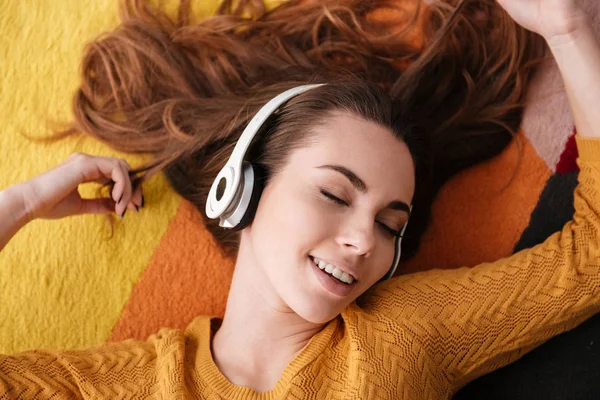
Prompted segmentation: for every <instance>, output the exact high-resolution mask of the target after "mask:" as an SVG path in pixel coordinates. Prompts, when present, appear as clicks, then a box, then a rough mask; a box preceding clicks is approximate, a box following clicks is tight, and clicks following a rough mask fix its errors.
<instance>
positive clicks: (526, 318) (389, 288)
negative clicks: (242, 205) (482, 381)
mask: <svg viewBox="0 0 600 400" xmlns="http://www.w3.org/2000/svg"><path fill="white" fill-rule="evenodd" d="M502 2H504V3H510V4H514V5H515V7H517V8H518V7H520V6H521V5H522V4H524V3H521V2H522V0H502ZM530 4H531V3H530ZM519 10H520V9H519ZM548 44H549V46H550V47H551V49H552V51H553V52H554V54H555V55H556V58H557V61H558V63H559V66H560V68H561V72H562V75H563V79H564V81H565V85H566V87H567V90H568V93H569V101H570V104H571V107H572V111H573V115H574V118H575V121H576V123H577V125H578V134H577V135H576V136H575V140H576V143H577V148H578V150H579V157H578V159H577V164H578V165H579V167H580V173H579V176H578V180H579V185H578V186H577V188H576V189H575V193H574V207H575V214H574V216H573V219H572V220H571V221H569V222H568V223H567V224H566V225H565V226H564V227H563V228H562V230H561V231H560V232H556V233H555V234H553V235H551V236H550V237H549V238H547V239H546V240H545V241H544V242H543V243H541V244H539V245H537V246H535V247H533V248H530V249H526V250H523V251H521V252H518V253H516V254H514V255H512V256H510V257H507V258H504V259H501V260H498V261H496V262H493V263H483V264H480V265H477V266H475V267H473V268H466V267H463V268H459V269H453V270H431V271H427V272H423V273H417V274H410V275H404V276H399V277H397V278H395V279H392V280H389V281H386V282H383V283H381V284H380V286H379V287H378V288H377V289H376V290H375V291H374V292H373V293H371V294H369V295H367V296H365V297H364V298H363V299H362V300H361V305H362V306H364V307H365V308H368V309H369V310H371V311H373V312H376V313H378V314H381V315H384V316H386V317H388V318H389V319H390V320H392V321H395V322H396V323H397V324H400V325H402V327H403V328H404V327H406V329H404V331H406V332H411V333H413V336H412V337H413V340H414V341H415V342H418V343H419V346H415V348H416V349H417V350H416V351H419V353H420V354H419V356H422V359H423V360H426V361H424V363H425V364H424V367H423V368H424V369H427V368H432V369H435V370H436V371H438V372H441V373H442V374H443V375H444V376H445V377H446V378H447V380H448V382H449V384H451V385H452V388H453V390H454V391H456V390H458V389H459V388H461V387H462V386H464V385H465V384H466V383H468V382H470V381H472V380H473V379H475V378H477V377H479V376H481V375H484V374H486V373H489V372H491V371H493V370H495V369H498V368H500V367H502V366H505V365H507V364H509V363H511V362H513V361H515V360H517V359H518V358H519V357H521V356H522V355H523V354H525V353H527V352H528V351H530V350H532V349H534V348H535V347H537V346H539V345H541V344H543V343H544V342H545V341H547V340H548V339H550V338H551V337H553V336H555V335H558V334H560V333H562V332H565V331H567V330H570V329H573V328H575V327H576V326H577V325H579V324H580V323H582V322H583V321H585V320H586V319H587V318H589V317H591V316H592V315H594V314H596V313H598V312H600V112H599V111H598V106H599V105H600V46H599V44H598V42H597V41H596V39H595V38H594V36H593V34H592V30H591V28H590V26H589V25H585V26H584V25H581V26H578V27H577V29H576V30H570V31H569V33H568V34H566V35H560V36H559V35H554V36H552V37H551V38H549V39H548Z"/></svg>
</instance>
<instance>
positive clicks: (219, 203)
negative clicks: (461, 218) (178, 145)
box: [206, 83, 412, 279]
mask: <svg viewBox="0 0 600 400" xmlns="http://www.w3.org/2000/svg"><path fill="white" fill-rule="evenodd" d="M322 85H324V84H323V83H320V84H312V85H302V86H297V87H295V88H292V89H289V90H286V91H285V92H283V93H281V94H279V95H277V96H275V97H274V98H273V99H271V100H270V101H269V102H268V103H267V104H265V105H264V106H263V107H262V108H261V109H260V110H258V112H257V113H256V115H255V116H254V117H253V118H252V120H250V123H249V124H248V125H247V126H246V128H245V129H244V131H243V132H242V135H241V136H240V139H239V140H238V142H237V144H236V145H235V148H234V149H233V152H232V153H231V156H230V157H229V160H227V163H226V164H225V166H224V167H223V168H222V169H221V171H219V173H218V174H217V177H216V178H215V180H214V182H213V184H212V186H211V188H210V191H209V192H208V199H207V201H206V216H207V217H208V218H210V219H217V218H219V226H221V227H224V228H228V229H234V230H241V229H243V228H245V227H246V226H248V224H249V223H250V222H251V221H252V219H253V218H254V214H255V213H256V208H257V206H258V201H259V200H260V195H261V193H262V189H263V181H264V178H265V173H264V171H262V169H261V168H260V167H257V166H255V165H252V164H251V163H249V162H247V161H244V157H245V155H246V152H247V151H248V149H249V147H250V144H251V143H252V140H253V139H254V136H255V135H256V133H257V132H258V131H259V130H260V128H261V127H262V125H263V124H264V122H265V121H266V120H267V118H269V117H270V116H271V115H272V114H273V113H274V112H275V111H276V110H277V109H278V108H279V107H280V106H281V105H282V104H284V103H285V102H287V101H288V100H290V99H291V98H293V97H295V96H297V95H299V94H301V93H304V92H306V91H308V90H311V89H314V88H316V87H319V86H322ZM217 195H220V196H219V197H217ZM410 210H411V211H412V204H411V205H410ZM409 217H410V213H409ZM407 225H408V220H407V222H406V224H405V225H404V227H403V228H402V231H401V232H400V235H398V237H397V238H396V250H395V254H394V262H393V264H392V267H391V268H390V271H389V272H388V273H387V274H386V275H385V276H384V277H383V278H382V279H389V278H391V277H392V276H393V274H394V271H396V268H397V267H398V264H399V262H400V255H401V243H402V235H403V234H404V231H405V230H406V226H407Z"/></svg>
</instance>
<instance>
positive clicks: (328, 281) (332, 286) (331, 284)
mask: <svg viewBox="0 0 600 400" xmlns="http://www.w3.org/2000/svg"><path fill="white" fill-rule="evenodd" d="M307 260H308V263H309V264H310V265H311V269H312V271H313V272H314V273H315V276H316V278H317V280H318V281H319V283H320V284H321V286H322V287H323V288H324V289H325V290H327V291H328V292H329V293H331V294H334V295H336V296H338V297H346V296H348V295H349V294H350V292H352V290H354V286H355V285H356V281H354V282H352V284H350V285H347V284H345V283H341V282H338V281H337V279H336V278H334V277H333V276H331V275H329V274H328V273H327V272H324V271H322V270H321V269H320V268H319V267H317V265H316V264H315V263H314V262H313V260H312V259H311V258H310V257H308V258H307Z"/></svg>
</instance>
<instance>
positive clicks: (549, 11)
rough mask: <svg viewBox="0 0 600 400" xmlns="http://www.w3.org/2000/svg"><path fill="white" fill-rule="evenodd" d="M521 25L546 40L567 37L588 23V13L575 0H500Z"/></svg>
mask: <svg viewBox="0 0 600 400" xmlns="http://www.w3.org/2000/svg"><path fill="white" fill-rule="evenodd" d="M498 3H500V5H501V6H502V7H503V8H504V9H505V10H506V12H508V14H509V15H510V16H511V17H512V18H513V19H514V20H515V21H516V22H517V23H518V24H519V25H521V26H523V27H524V28H525V29H528V30H530V31H533V32H536V33H538V34H540V35H541V36H543V37H544V38H545V39H546V40H552V39H553V38H559V37H566V36H569V35H571V34H573V33H574V32H575V31H576V30H577V29H579V27H580V26H581V25H582V24H585V23H586V15H585V13H584V12H583V10H582V9H581V8H580V7H579V6H578V5H577V3H576V1H575V0H498Z"/></svg>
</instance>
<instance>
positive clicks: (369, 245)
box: [337, 218, 375, 258]
mask: <svg viewBox="0 0 600 400" xmlns="http://www.w3.org/2000/svg"><path fill="white" fill-rule="evenodd" d="M374 229H375V227H374V222H373V220H372V219H369V218H363V219H362V220H361V221H358V219H354V220H353V221H348V223H347V224H346V225H345V229H344V230H343V231H342V233H341V234H339V235H338V238H337V242H338V244H339V245H340V246H341V247H343V250H344V251H345V252H351V253H353V254H355V255H358V256H363V257H365V258H367V257H369V256H370V255H371V253H372V252H373V249H374V248H375V231H374Z"/></svg>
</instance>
